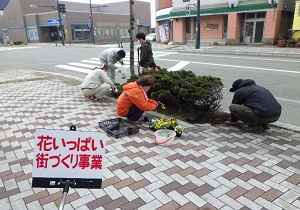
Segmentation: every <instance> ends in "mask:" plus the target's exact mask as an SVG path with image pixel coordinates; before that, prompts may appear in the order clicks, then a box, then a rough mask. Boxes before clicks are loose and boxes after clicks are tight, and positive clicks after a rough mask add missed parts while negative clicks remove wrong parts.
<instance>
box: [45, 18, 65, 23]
mask: <svg viewBox="0 0 300 210" xmlns="http://www.w3.org/2000/svg"><path fill="white" fill-rule="evenodd" d="M61 21H62V19H61ZM47 22H48V23H50V24H51V23H53V24H56V23H59V18H55V19H48V20H47Z"/></svg>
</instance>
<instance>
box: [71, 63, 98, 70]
mask: <svg viewBox="0 0 300 210" xmlns="http://www.w3.org/2000/svg"><path fill="white" fill-rule="evenodd" d="M68 65H72V66H80V67H86V68H90V69H93V68H94V67H96V65H89V64H84V63H76V62H71V63H68Z"/></svg>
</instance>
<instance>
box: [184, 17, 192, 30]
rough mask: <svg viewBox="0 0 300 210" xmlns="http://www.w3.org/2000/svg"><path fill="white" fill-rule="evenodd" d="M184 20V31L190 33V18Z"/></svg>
mask: <svg viewBox="0 0 300 210" xmlns="http://www.w3.org/2000/svg"><path fill="white" fill-rule="evenodd" d="M185 22H186V24H185V26H186V29H185V32H186V33H191V18H189V17H188V18H186V19H185Z"/></svg>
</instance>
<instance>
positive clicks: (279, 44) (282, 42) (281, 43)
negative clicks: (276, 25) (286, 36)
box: [277, 40, 286, 47]
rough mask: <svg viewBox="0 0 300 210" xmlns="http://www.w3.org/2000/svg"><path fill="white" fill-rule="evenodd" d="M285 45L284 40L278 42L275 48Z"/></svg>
mask: <svg viewBox="0 0 300 210" xmlns="http://www.w3.org/2000/svg"><path fill="white" fill-rule="evenodd" d="M285 45H286V41H285V40H278V42H277V46H278V47H285Z"/></svg>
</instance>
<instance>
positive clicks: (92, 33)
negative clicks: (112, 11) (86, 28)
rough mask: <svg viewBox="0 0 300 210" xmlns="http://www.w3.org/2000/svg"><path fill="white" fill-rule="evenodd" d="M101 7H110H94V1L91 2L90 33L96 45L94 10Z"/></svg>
mask: <svg viewBox="0 0 300 210" xmlns="http://www.w3.org/2000/svg"><path fill="white" fill-rule="evenodd" d="M99 7H109V5H108V4H105V5H99V6H94V7H93V6H92V0H90V17H89V18H90V20H91V28H90V33H91V36H92V39H93V43H94V44H96V40H95V28H94V17H93V8H99Z"/></svg>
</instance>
